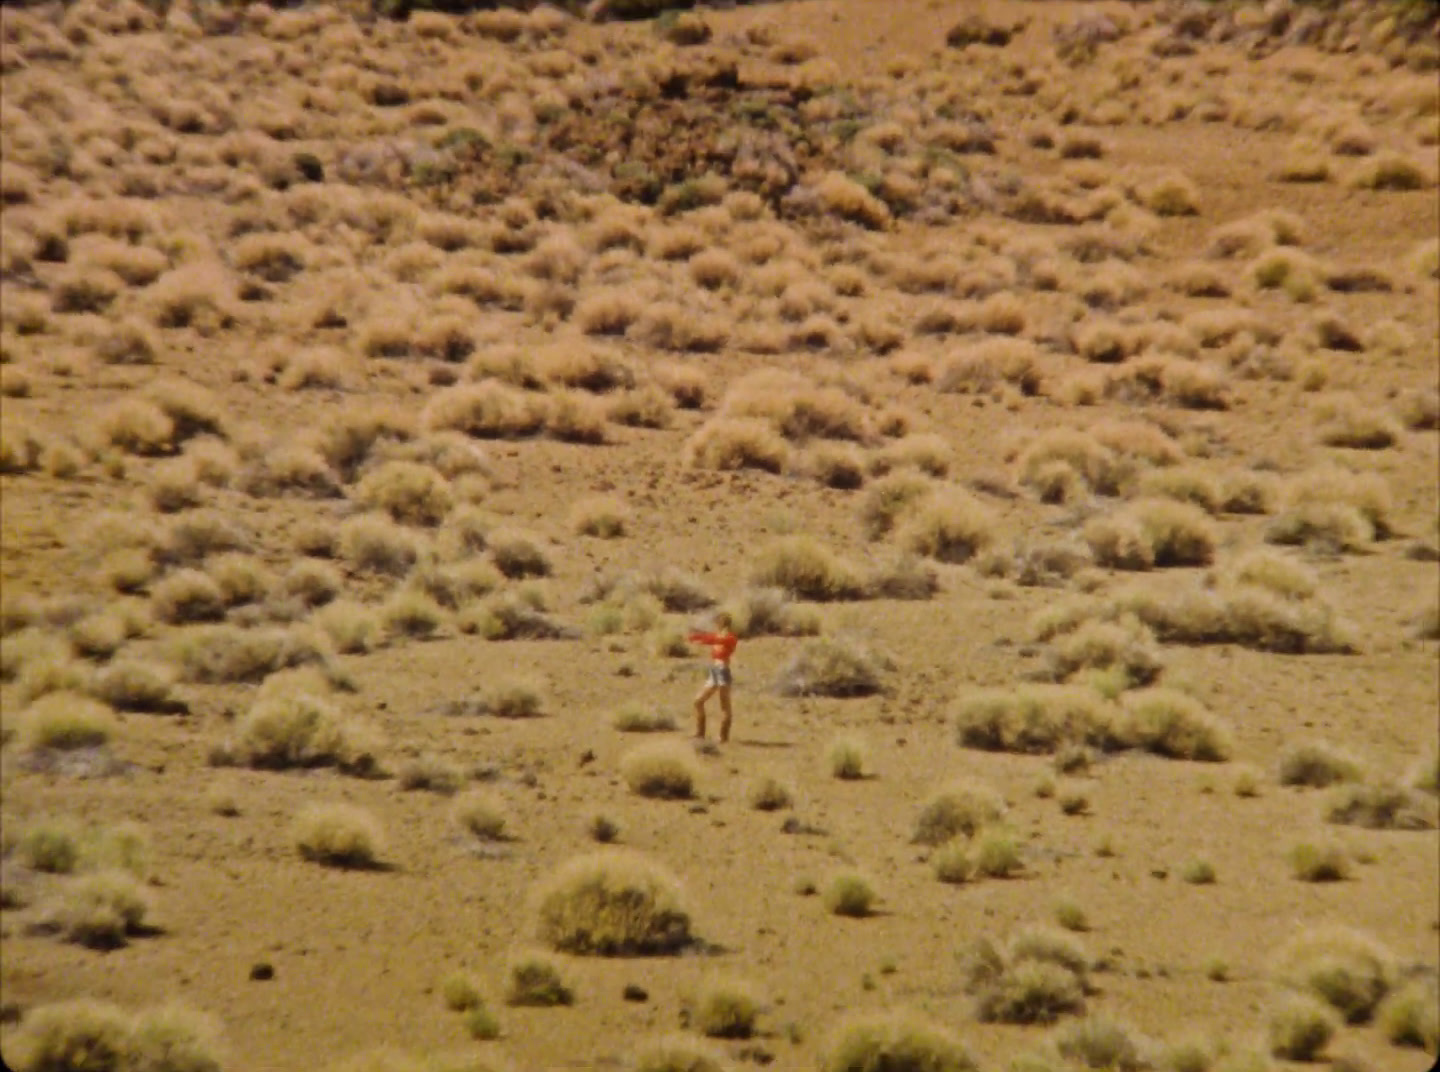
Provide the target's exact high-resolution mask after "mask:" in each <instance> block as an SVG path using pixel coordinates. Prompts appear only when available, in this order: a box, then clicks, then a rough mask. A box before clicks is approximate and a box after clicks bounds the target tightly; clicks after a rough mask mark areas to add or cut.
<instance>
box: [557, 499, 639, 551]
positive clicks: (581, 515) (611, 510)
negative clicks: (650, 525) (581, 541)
mask: <svg viewBox="0 0 1440 1072" xmlns="http://www.w3.org/2000/svg"><path fill="white" fill-rule="evenodd" d="M629 522H630V508H629V507H628V506H627V505H626V504H625V501H624V500H623V499H620V498H617V497H616V496H613V495H598V496H591V497H590V498H587V499H581V500H580V501H579V502H577V503H576V504H575V506H574V508H573V509H572V510H571V512H570V526H571V528H573V529H574V530H575V531H576V532H578V533H580V535H582V536H595V537H598V538H600V539H602V540H613V539H615V538H616V537H617V536H623V535H625V530H626V527H627V526H628V525H629Z"/></svg>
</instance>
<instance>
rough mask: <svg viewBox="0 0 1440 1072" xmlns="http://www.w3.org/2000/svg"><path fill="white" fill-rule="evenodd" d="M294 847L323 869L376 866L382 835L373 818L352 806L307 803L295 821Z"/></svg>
mask: <svg viewBox="0 0 1440 1072" xmlns="http://www.w3.org/2000/svg"><path fill="white" fill-rule="evenodd" d="M293 836H294V839H295V848H296V849H297V850H299V852H300V855H301V856H303V857H304V858H305V859H307V860H311V861H313V862H315V863H318V864H324V865H325V866H327V867H376V866H378V865H379V863H380V853H381V852H382V851H383V843H384V834H383V832H382V831H381V829H380V823H379V822H378V821H377V820H376V818H375V816H373V815H371V814H370V812H368V811H366V810H365V809H364V808H360V807H356V806H355V805H353V804H310V805H307V806H306V807H305V808H303V809H302V810H301V811H300V814H299V815H297V816H296V818H295V825H294V830H293Z"/></svg>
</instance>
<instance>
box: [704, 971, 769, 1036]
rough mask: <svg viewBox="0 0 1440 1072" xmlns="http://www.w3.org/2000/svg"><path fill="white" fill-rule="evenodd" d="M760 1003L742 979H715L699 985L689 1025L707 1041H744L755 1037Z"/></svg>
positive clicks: (753, 990)
mask: <svg viewBox="0 0 1440 1072" xmlns="http://www.w3.org/2000/svg"><path fill="white" fill-rule="evenodd" d="M760 1008H761V1001H760V996H759V994H758V993H757V992H756V990H755V988H754V987H753V986H751V985H750V984H749V983H747V982H745V981H744V980H742V979H732V978H726V977H715V978H710V979H706V980H705V981H704V982H702V983H701V984H700V989H699V991H698V993H696V995H695V1003H694V1007H693V1008H692V1009H691V1013H690V1021H691V1023H692V1024H694V1026H695V1028H696V1030H698V1031H699V1032H700V1033H701V1034H702V1035H705V1036H706V1037H707V1038H723V1039H747V1038H751V1037H752V1036H753V1035H754V1034H755V1027H756V1022H757V1021H758V1020H759V1018H760Z"/></svg>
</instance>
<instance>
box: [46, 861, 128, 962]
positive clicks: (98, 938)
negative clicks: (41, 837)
mask: <svg viewBox="0 0 1440 1072" xmlns="http://www.w3.org/2000/svg"><path fill="white" fill-rule="evenodd" d="M151 907H152V899H151V897H150V893H149V891H148V890H147V889H146V888H145V886H144V885H143V884H141V882H140V880H139V879H137V878H136V877H135V876H134V875H132V874H131V873H130V872H129V871H123V870H121V869H119V868H109V869H106V870H104V871H94V872H90V873H89V874H85V875H81V876H80V877H78V878H75V879H73V880H71V881H70V882H69V883H67V884H66V885H65V886H63V887H61V888H60V889H59V891H58V892H57V894H56V899H55V901H54V902H53V903H52V904H51V905H50V906H49V907H48V908H47V910H46V912H45V916H46V922H47V923H49V924H50V925H52V926H54V927H55V928H56V929H57V930H58V931H59V932H60V934H61V935H62V936H63V937H64V938H65V939H66V940H68V941H71V942H78V943H79V944H81V945H87V946H93V947H95V948H97V949H109V948H114V947H116V946H121V945H124V944H125V941H126V939H127V937H128V936H129V935H131V934H134V933H135V932H136V931H138V930H139V929H140V927H141V925H142V924H143V923H144V921H145V917H146V916H147V915H148V914H149V912H150V909H151Z"/></svg>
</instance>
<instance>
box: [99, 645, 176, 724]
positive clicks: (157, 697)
mask: <svg viewBox="0 0 1440 1072" xmlns="http://www.w3.org/2000/svg"><path fill="white" fill-rule="evenodd" d="M176 678H177V671H176V670H175V668H174V667H172V666H170V665H169V664H168V663H162V662H148V661H142V660H139V659H131V658H126V659H121V660H117V661H115V662H112V663H110V664H109V665H108V666H105V667H104V668H103V669H100V670H97V671H96V672H95V676H94V677H93V678H92V679H91V681H90V685H89V692H90V694H91V695H92V696H94V697H95V698H96V699H97V700H100V701H101V702H103V703H107V704H109V705H110V706H111V707H114V708H116V709H117V710H120V711H144V712H152V713H155V714H178V713H184V712H186V711H188V710H189V705H188V704H187V703H186V702H185V701H184V699H182V698H181V697H179V696H177V695H176V694H175V684H176Z"/></svg>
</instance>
